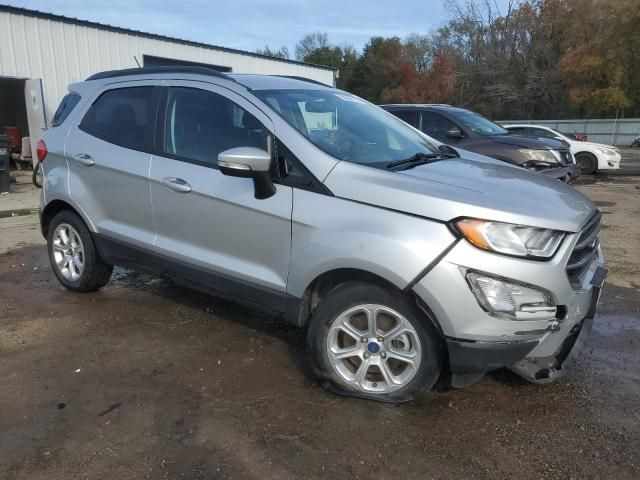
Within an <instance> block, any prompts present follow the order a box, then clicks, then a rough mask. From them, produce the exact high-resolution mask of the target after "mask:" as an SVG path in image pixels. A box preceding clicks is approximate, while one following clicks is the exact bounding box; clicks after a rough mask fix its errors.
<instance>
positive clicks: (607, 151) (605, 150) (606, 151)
mask: <svg viewBox="0 0 640 480" xmlns="http://www.w3.org/2000/svg"><path fill="white" fill-rule="evenodd" d="M596 150H597V151H598V152H600V153H602V154H603V155H615V154H616V152H614V151H613V150H611V149H610V148H603V147H597V148H596Z"/></svg>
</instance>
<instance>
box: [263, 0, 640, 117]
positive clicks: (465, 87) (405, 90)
mask: <svg viewBox="0 0 640 480" xmlns="http://www.w3.org/2000/svg"><path fill="white" fill-rule="evenodd" d="M447 6H448V8H449V11H450V12H451V20H449V21H448V22H447V23H446V24H445V25H443V26H441V27H439V28H437V29H435V30H433V31H431V32H428V33H415V34H412V35H409V36H408V37H407V38H404V39H401V38H399V37H391V38H384V37H380V36H375V37H372V38H371V39H370V40H369V42H367V44H366V45H364V47H363V48H362V51H360V52H359V51H357V50H356V48H354V47H353V46H352V45H337V44H334V43H332V42H331V41H330V40H329V38H328V35H327V34H326V33H322V32H314V33H310V34H308V35H306V36H305V37H304V38H302V39H301V40H300V41H299V42H298V44H297V45H296V47H295V52H294V58H295V59H296V60H300V61H303V62H308V63H315V64H319V65H327V66H331V67H334V68H337V69H338V71H339V74H338V75H339V77H338V79H337V86H338V87H339V88H342V89H345V90H347V91H350V92H352V93H354V94H356V95H359V96H361V97H363V98H366V99H367V100H369V101H371V102H374V103H449V104H452V105H459V106H464V107H467V108H471V109H473V110H476V111H479V112H481V113H483V114H485V115H487V116H489V117H491V118H495V119H516V118H522V119H545V118H587V117H604V118H608V117H616V116H617V117H633V116H640V0H510V1H509V3H508V4H507V6H506V8H503V9H502V10H500V9H499V8H498V7H497V4H496V3H495V0H451V1H448V2H447ZM259 53H263V54H266V55H272V56H276V57H280V58H290V53H289V51H288V50H287V49H286V47H282V48H281V49H279V50H271V49H270V48H269V47H265V49H263V50H259Z"/></svg>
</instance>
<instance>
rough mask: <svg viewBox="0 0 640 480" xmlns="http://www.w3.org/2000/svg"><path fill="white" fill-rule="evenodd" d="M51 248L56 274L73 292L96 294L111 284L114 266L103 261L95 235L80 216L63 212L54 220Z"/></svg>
mask: <svg viewBox="0 0 640 480" xmlns="http://www.w3.org/2000/svg"><path fill="white" fill-rule="evenodd" d="M47 248H48V250H49V261H50V262H51V268H52V269H53V272H54V273H55V275H56V277H57V278H58V280H59V281H60V283H62V285H64V286H65V287H66V288H68V289H69V290H72V291H74V292H93V291H95V290H98V289H100V288H102V287H104V286H105V285H106V284H107V283H108V282H109V279H110V278H111V273H112V272H113V266H111V265H107V264H106V263H104V262H103V261H102V259H101V258H100V256H99V255H98V251H97V249H96V246H95V243H94V241H93V237H92V236H91V232H90V231H89V229H88V228H87V226H86V225H85V224H84V222H83V221H82V219H81V218H80V217H79V216H78V215H77V214H76V213H74V212H72V211H70V210H63V211H61V212H60V213H58V214H57V215H56V216H55V217H53V219H52V220H51V223H50V224H49V228H48V234H47Z"/></svg>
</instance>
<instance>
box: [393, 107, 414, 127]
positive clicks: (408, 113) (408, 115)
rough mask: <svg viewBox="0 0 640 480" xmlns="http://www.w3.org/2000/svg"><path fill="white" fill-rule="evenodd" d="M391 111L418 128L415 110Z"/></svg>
mask: <svg viewBox="0 0 640 480" xmlns="http://www.w3.org/2000/svg"><path fill="white" fill-rule="evenodd" d="M391 113H393V114H394V115H395V116H396V117H398V118H399V119H400V120H404V121H405V122H407V123H408V124H409V125H412V126H414V127H416V128H418V112H417V111H416V110H394V111H393V112H391Z"/></svg>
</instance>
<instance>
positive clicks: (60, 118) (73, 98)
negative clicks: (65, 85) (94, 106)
mask: <svg viewBox="0 0 640 480" xmlns="http://www.w3.org/2000/svg"><path fill="white" fill-rule="evenodd" d="M79 101H80V95H78V94H77V93H67V94H66V95H65V96H64V98H63V99H62V101H61V102H60V105H58V109H57V110H56V113H54V114H53V121H52V122H51V126H52V127H57V126H59V125H62V124H63V122H64V121H65V120H66V119H67V117H68V116H69V114H70V113H71V112H72V111H73V109H74V108H75V106H76V105H77V104H78V102H79Z"/></svg>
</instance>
